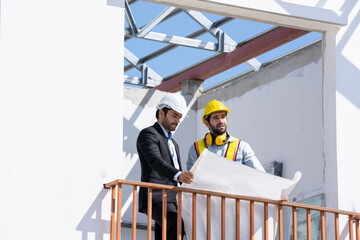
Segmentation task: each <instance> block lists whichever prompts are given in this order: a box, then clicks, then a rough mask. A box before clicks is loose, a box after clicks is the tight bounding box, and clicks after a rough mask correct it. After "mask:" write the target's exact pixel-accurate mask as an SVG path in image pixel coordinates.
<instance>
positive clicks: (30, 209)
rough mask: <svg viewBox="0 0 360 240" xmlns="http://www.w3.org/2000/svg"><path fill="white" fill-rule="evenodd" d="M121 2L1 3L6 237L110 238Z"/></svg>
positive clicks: (1, 235)
mask: <svg viewBox="0 0 360 240" xmlns="http://www.w3.org/2000/svg"><path fill="white" fill-rule="evenodd" d="M122 5H123V4H122V3H121V1H116V0H114V1H108V2H107V1H95V0H90V1H88V0H86V1H85V0H77V1H72V0H62V1H56V0H34V1H21V0H1V2H0V8H1V16H0V22H1V26H0V31H1V32H0V68H1V71H0V212H1V218H0V239H11V240H17V239H44V240H45V239H59V240H60V239H83V240H88V239H89V240H90V239H107V238H108V237H109V236H108V234H109V219H110V216H109V209H110V206H109V204H110V198H109V194H107V191H105V190H104V189H103V188H102V184H103V183H105V182H109V181H111V180H113V179H115V178H118V177H119V172H120V169H121V158H122V134H123V133H122V132H123V130H122V112H123V110H122V99H123V91H122V89H123V83H122V75H123V26H124V9H123V6H122Z"/></svg>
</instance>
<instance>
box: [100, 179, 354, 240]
mask: <svg viewBox="0 0 360 240" xmlns="http://www.w3.org/2000/svg"><path fill="white" fill-rule="evenodd" d="M123 185H129V186H132V188H133V190H132V195H133V209H132V240H135V239H136V225H137V223H136V216H137V195H138V194H137V189H138V187H144V188H147V189H148V214H147V216H148V218H147V239H148V240H151V233H152V225H151V222H152V212H151V209H152V207H151V206H152V189H162V190H163V206H162V207H163V215H162V219H163V220H162V222H163V224H162V239H163V240H166V202H167V201H166V200H167V191H176V192H177V194H178V226H177V240H181V233H180V229H181V227H182V226H181V214H182V202H181V199H182V194H183V193H190V194H192V232H191V236H192V240H195V239H196V196H197V195H204V196H206V199H207V217H206V219H207V220H206V222H207V223H206V228H207V229H206V235H207V240H210V238H211V217H210V216H211V206H210V203H211V198H212V197H220V198H221V226H220V227H221V239H225V201H226V199H234V200H235V211H236V213H235V224H236V225H235V226H236V227H235V231H236V232H235V236H236V240H239V239H240V201H248V202H249V207H250V219H249V221H250V239H251V240H254V236H255V233H254V204H255V203H261V204H263V206H264V228H263V239H265V240H268V239H269V234H268V230H269V228H268V209H269V205H275V206H277V213H278V229H277V230H278V239H279V240H283V207H289V208H291V209H292V226H293V228H292V236H293V240H297V226H298V223H297V215H296V214H297V209H304V210H306V229H307V239H311V211H317V212H320V229H321V231H320V232H321V240H325V239H326V236H325V235H326V233H328V234H329V233H331V231H332V232H333V234H334V236H335V239H336V240H339V216H341V215H344V216H347V218H348V226H349V239H350V240H353V239H354V236H353V235H354V232H355V235H356V240H360V229H359V219H360V213H357V212H350V211H342V210H337V209H332V208H326V207H318V206H311V205H306V204H300V203H293V202H288V201H276V200H271V199H264V198H258V197H249V196H243V195H234V194H225V193H221V192H214V191H207V190H199V189H192V188H182V187H173V186H168V185H161V184H152V183H145V182H137V181H129V180H120V179H118V180H115V181H112V182H110V183H106V184H104V187H105V188H107V189H111V224H110V240H114V238H115V236H116V240H120V239H121V205H122V189H123ZM116 190H117V191H116ZM115 209H116V210H115ZM325 213H326V214H327V215H326V216H327V217H328V215H329V214H331V215H333V218H334V220H333V221H334V226H335V227H334V229H333V230H332V229H331V231H326V230H327V229H325ZM115 218H116V221H115ZM354 224H355V226H354ZM354 228H355V229H354ZM354 230H355V231H354ZM187 234H189V233H187Z"/></svg>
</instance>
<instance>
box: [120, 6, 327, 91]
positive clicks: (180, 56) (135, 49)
mask: <svg viewBox="0 0 360 240" xmlns="http://www.w3.org/2000/svg"><path fill="white" fill-rule="evenodd" d="M166 7H167V6H165V5H160V4H155V3H150V2H145V1H136V2H135V3H133V4H131V5H130V9H131V12H132V14H133V17H134V20H135V23H136V26H137V27H138V28H140V27H142V26H144V25H146V24H147V23H148V22H150V21H151V20H152V19H153V18H154V17H156V16H157V15H158V14H159V13H160V12H161V11H162V10H164V9H165V8H166ZM203 14H204V15H205V16H206V17H207V18H208V19H209V20H211V21H212V22H214V21H217V20H219V19H221V18H223V17H224V16H219V15H214V14H208V13H203ZM125 23H126V26H125V27H128V25H127V22H126V21H125ZM272 27H274V25H270V24H265V23H259V22H254V21H248V20H243V19H234V20H232V21H230V22H228V23H226V24H224V25H222V26H220V27H219V28H220V29H221V30H222V31H224V32H225V33H226V34H227V35H228V36H229V37H230V38H231V39H233V40H234V41H235V42H237V43H240V42H243V41H245V40H247V39H249V38H251V37H253V36H255V35H257V34H259V33H261V32H264V31H266V30H268V29H270V28H272ZM199 29H201V26H200V25H199V24H198V23H197V22H195V21H194V20H193V19H192V18H190V17H189V16H188V15H187V14H186V13H184V12H181V13H179V14H178V15H176V16H174V17H172V18H170V19H168V20H167V21H164V22H162V23H160V24H158V25H156V26H155V27H154V28H153V29H152V30H151V31H152V32H158V33H166V34H168V35H172V36H181V37H185V36H186V35H188V34H190V33H193V32H195V31H197V30H199ZM321 37H322V35H321V34H320V33H317V32H311V33H308V34H306V35H304V36H302V37H300V38H298V39H295V40H293V41H291V42H289V43H287V44H284V45H282V46H280V47H278V48H276V49H274V50H272V51H269V52H266V53H264V54H262V55H260V56H258V57H256V59H257V60H258V61H259V62H261V63H262V64H264V63H266V62H268V61H271V60H273V59H275V58H278V57H280V56H282V55H285V54H287V53H289V52H292V51H294V50H296V49H298V48H301V47H303V46H306V45H308V44H310V43H312V42H314V41H317V40H319V39H321ZM197 39H201V40H203V41H211V42H217V40H216V39H215V38H214V37H213V36H212V35H210V34H209V33H207V34H204V35H202V36H200V37H198V38H197ZM167 45H168V44H165V43H162V42H155V41H149V40H145V39H139V38H132V39H130V40H128V41H126V42H125V47H126V48H127V49H128V50H130V51H131V52H132V53H133V54H134V55H135V56H137V57H138V58H141V57H144V56H146V55H148V54H150V53H152V52H154V51H156V50H158V49H160V48H163V47H164V46H167ZM217 53H218V52H214V51H208V50H202V49H196V48H189V47H183V46H179V47H177V48H175V49H174V50H172V51H169V52H167V53H165V54H163V55H161V56H158V57H157V58H155V59H153V60H150V61H148V62H146V64H147V65H148V66H149V67H150V68H151V69H152V70H154V71H155V72H156V73H158V74H159V75H160V76H161V77H163V78H165V77H167V76H169V75H171V74H173V73H176V72H178V71H181V70H182V69H184V68H187V67H189V66H191V65H193V64H195V63H197V62H199V61H202V60H204V59H206V58H208V57H210V56H213V55H215V54H217ZM124 64H125V66H126V65H128V64H129V63H128V62H127V61H126V60H124ZM250 69H251V68H250V67H249V66H248V65H247V64H246V63H243V64H240V65H238V66H236V67H234V68H232V69H229V70H227V71H225V72H223V73H220V74H218V75H216V76H213V77H211V78H209V79H206V81H204V83H203V86H204V89H207V88H209V87H211V86H214V85H216V84H218V83H220V82H222V81H224V80H227V79H229V78H231V77H234V76H237V75H239V74H241V73H244V72H246V71H248V70H250ZM125 75H128V76H131V77H141V73H140V72H139V71H138V70H137V69H132V70H130V71H127V72H125Z"/></svg>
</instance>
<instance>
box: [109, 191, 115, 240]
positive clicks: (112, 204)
mask: <svg viewBox="0 0 360 240" xmlns="http://www.w3.org/2000/svg"><path fill="white" fill-rule="evenodd" d="M115 194H116V187H115V186H113V187H112V188H111V221H110V240H114V233H115Z"/></svg>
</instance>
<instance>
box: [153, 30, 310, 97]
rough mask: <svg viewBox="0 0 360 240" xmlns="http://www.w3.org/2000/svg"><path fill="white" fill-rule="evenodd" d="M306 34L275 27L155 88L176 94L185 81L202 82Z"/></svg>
mask: <svg viewBox="0 0 360 240" xmlns="http://www.w3.org/2000/svg"><path fill="white" fill-rule="evenodd" d="M307 33H308V31H304V30H299V29H292V28H285V27H276V28H274V29H271V30H269V31H267V32H265V33H263V34H261V35H260V36H257V37H255V38H253V39H251V40H249V41H246V42H245V43H243V44H240V46H239V47H238V48H236V49H235V50H234V51H232V52H230V53H224V54H218V55H217V56H215V57H213V58H210V59H207V60H205V61H203V62H201V63H200V64H197V65H195V66H192V67H191V68H188V69H187V70H186V71H183V72H180V73H178V74H176V75H175V76H171V77H167V78H166V79H165V80H164V81H163V82H162V83H161V84H160V85H158V86H156V87H155V88H156V89H158V90H162V91H167V92H177V91H179V90H181V82H182V81H184V80H186V79H194V80H202V81H204V80H206V79H208V78H210V77H212V76H214V75H216V74H219V73H221V72H224V71H226V70H228V69H230V68H233V67H235V66H237V65H239V64H241V63H244V62H246V61H248V60H250V59H252V58H254V57H256V56H259V55H261V54H263V53H265V52H267V51H270V50H272V49H274V48H277V47H279V46H281V45H283V44H285V43H288V42H290V41H292V40H294V39H296V38H299V37H301V36H303V35H305V34H307Z"/></svg>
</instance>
